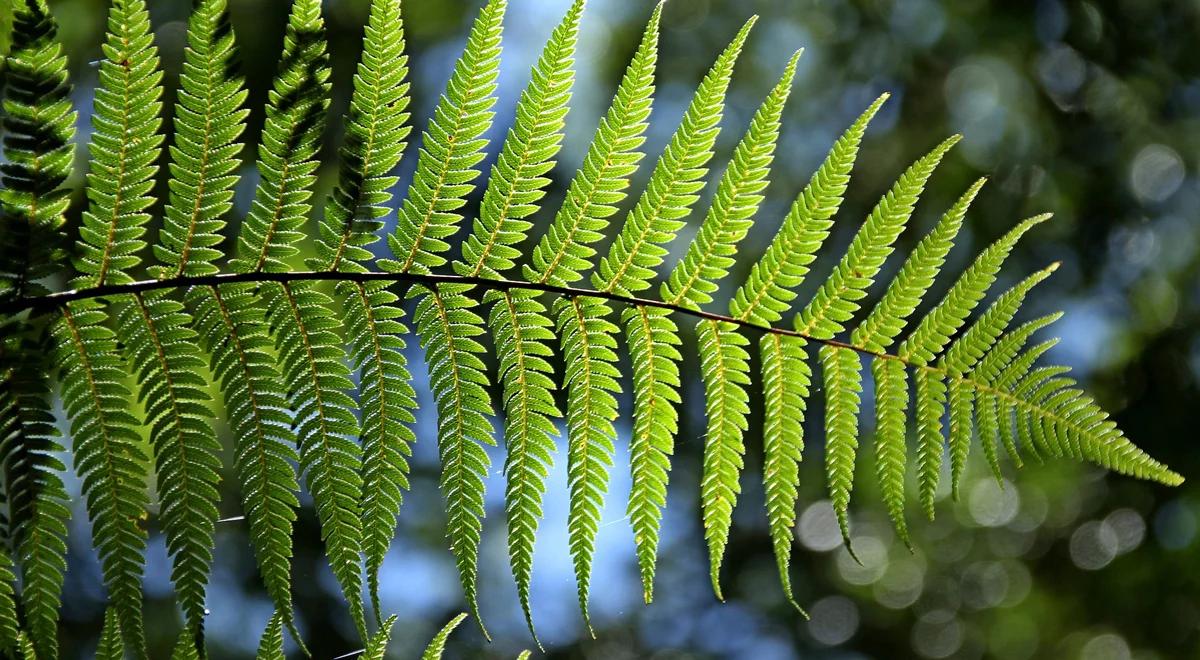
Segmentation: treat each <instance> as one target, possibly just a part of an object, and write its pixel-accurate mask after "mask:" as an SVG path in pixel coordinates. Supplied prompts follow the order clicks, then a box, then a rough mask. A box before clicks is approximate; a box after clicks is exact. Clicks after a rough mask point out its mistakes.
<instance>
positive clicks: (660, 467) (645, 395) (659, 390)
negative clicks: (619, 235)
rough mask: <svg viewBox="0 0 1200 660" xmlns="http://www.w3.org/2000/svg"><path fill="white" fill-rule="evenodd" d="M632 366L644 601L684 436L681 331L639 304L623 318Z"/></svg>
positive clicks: (634, 507)
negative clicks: (681, 431) (673, 464)
mask: <svg viewBox="0 0 1200 660" xmlns="http://www.w3.org/2000/svg"><path fill="white" fill-rule="evenodd" d="M621 322H622V324H623V325H624V326H625V336H626V339H627V341H628V343H629V358H630V362H632V363H633V394H634V396H633V433H632V437H631V439H630V441H629V442H630V444H629V454H630V470H631V477H632V479H631V481H632V483H631V485H630V490H629V505H628V511H627V512H628V515H629V519H630V522H631V524H632V526H633V540H634V543H635V545H636V547H637V557H638V569H639V571H640V572H641V576H642V596H643V598H644V600H645V601H646V602H647V603H649V602H650V601H651V600H652V599H653V596H654V571H655V568H654V567H655V561H656V556H657V554H658V533H659V528H660V526H661V525H662V515H663V509H665V508H666V505H667V481H668V476H669V473H670V467H671V454H672V453H673V452H674V445H675V434H676V433H678V432H679V411H678V409H677V407H678V405H679V404H680V402H681V400H680V397H679V386H680V378H679V362H680V361H681V360H682V359H683V356H682V355H681V354H680V353H679V345H680V343H682V342H681V341H680V339H679V329H678V327H677V326H676V325H675V322H674V321H672V320H671V318H670V316H668V312H667V311H666V310H664V309H660V308H656V307H645V306H643V305H638V306H636V307H628V308H626V309H625V310H624V311H623V312H622V313H621Z"/></svg>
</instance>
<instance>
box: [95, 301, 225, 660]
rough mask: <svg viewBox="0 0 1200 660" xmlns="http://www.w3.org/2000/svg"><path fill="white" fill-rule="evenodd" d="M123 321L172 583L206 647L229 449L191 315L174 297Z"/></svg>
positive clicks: (145, 305)
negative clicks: (224, 456)
mask: <svg viewBox="0 0 1200 660" xmlns="http://www.w3.org/2000/svg"><path fill="white" fill-rule="evenodd" d="M119 310H120V311H119V312H118V317H117V319H118V322H119V324H120V328H121V333H122V335H123V336H124V338H125V340H124V349H125V351H124V352H125V353H126V354H127V355H128V356H129V360H130V362H131V364H132V365H133V370H134V374H135V376H136V377H137V379H138V382H140V383H143V387H142V388H141V397H142V402H143V404H144V405H145V408H146V421H147V423H148V424H149V425H150V439H151V443H152V445H153V447H154V456H155V463H156V475H157V477H158V484H159V496H160V498H161V500H162V510H161V514H160V515H161V518H162V524H163V529H164V531H165V533H166V537H167V550H168V552H170V554H171V558H172V566H171V579H172V581H173V582H174V584H175V591H176V594H177V597H178V599H179V603H180V605H181V606H182V608H183V611H184V614H185V617H186V619H187V625H188V628H189V629H191V630H192V632H193V634H194V635H195V641H196V643H197V644H200V643H201V638H202V635H203V632H202V631H203V623H204V614H205V608H204V592H205V587H206V586H207V584H208V569H209V564H210V563H211V562H212V547H213V533H214V528H215V526H216V521H217V515H218V514H217V506H218V504H219V499H220V495H219V493H218V491H217V483H218V482H219V481H220V476H219V472H220V469H221V460H220V458H219V457H218V453H219V452H220V450H221V446H220V444H219V443H218V442H217V437H216V432H215V431H214V430H213V420H212V410H211V409H210V408H209V407H208V404H209V401H210V398H209V395H208V392H207V387H208V384H207V382H205V380H204V378H203V377H201V376H200V375H199V373H198V372H200V371H201V370H202V369H203V367H204V360H203V358H202V357H201V354H200V350H199V347H198V345H197V339H198V337H197V335H196V333H195V331H193V330H192V329H191V328H190V327H189V325H190V323H191V320H192V318H191V316H190V315H189V314H187V312H185V311H183V305H182V304H180V303H178V302H176V301H175V300H173V299H172V298H171V296H170V294H169V293H167V292H164V291H154V292H150V293H147V294H145V295H141V294H134V295H133V296H129V297H126V299H125V300H123V301H122V303H121V304H120V305H119Z"/></svg>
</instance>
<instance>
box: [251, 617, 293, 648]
mask: <svg viewBox="0 0 1200 660" xmlns="http://www.w3.org/2000/svg"><path fill="white" fill-rule="evenodd" d="M288 607H289V609H290V607H291V606H290V605H289V606H288ZM283 619H284V615H283V614H281V613H279V612H276V613H275V614H273V615H271V619H270V620H269V621H267V627H266V628H265V629H264V630H263V634H262V639H261V640H260V641H259V643H258V653H256V654H255V656H254V657H255V660H286V658H287V656H285V655H284V654H283Z"/></svg>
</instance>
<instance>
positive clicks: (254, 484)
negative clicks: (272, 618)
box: [188, 285, 300, 639]
mask: <svg viewBox="0 0 1200 660" xmlns="http://www.w3.org/2000/svg"><path fill="white" fill-rule="evenodd" d="M255 297H256V296H255V293H254V291H253V289H252V288H251V287H249V286H245V285H242V286H226V287H223V288H219V289H218V288H216V287H206V288H197V289H193V290H192V291H191V292H189V294H188V299H189V302H190V303H191V304H192V306H193V308H195V309H196V310H197V314H196V328H197V329H198V331H199V332H200V336H201V339H202V341H203V343H204V346H205V349H206V350H207V351H208V353H209V355H210V356H211V364H212V371H213V373H214V375H215V376H216V379H217V381H218V383H219V384H220V386H221V391H222V393H223V394H224V400H225V409H226V415H227V416H228V418H229V422H230V427H231V428H232V430H233V435H234V438H235V444H234V468H235V471H236V473H237V478H238V483H239V484H240V486H241V491H242V507H243V510H244V511H245V514H246V518H247V520H248V522H249V528H250V544H251V546H252V547H253V548H254V554H255V558H256V560H257V562H258V569H259V574H260V575H261V576H262V579H263V582H264V584H265V585H266V588H267V593H268V594H269V595H270V597H271V600H272V601H273V602H274V604H275V608H276V611H277V612H278V616H279V617H280V620H281V621H282V622H283V623H284V624H286V625H287V626H288V627H289V628H291V627H292V625H293V624H292V595H291V584H292V580H291V556H292V525H293V523H294V522H295V520H296V508H297V507H298V506H299V505H300V502H299V500H298V499H297V497H296V493H297V491H298V490H299V485H298V484H297V481H296V473H295V469H294V468H293V467H292V465H293V464H294V463H295V462H297V461H298V460H299V457H298V456H297V455H296V452H295V450H294V449H293V447H295V446H296V436H295V434H294V433H293V432H292V416H291V415H290V414H289V413H288V409H289V408H288V400H287V394H286V392H285V390H284V386H283V377H282V375H281V374H280V372H279V370H278V369H277V367H276V361H275V351H274V346H273V343H272V341H271V339H270V337H269V334H268V328H267V321H266V317H265V315H264V312H263V310H262V309H261V308H260V307H259V306H258V305H257V304H255ZM293 634H295V632H294V631H293ZM297 639H299V637H298V636H297Z"/></svg>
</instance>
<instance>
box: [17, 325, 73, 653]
mask: <svg viewBox="0 0 1200 660" xmlns="http://www.w3.org/2000/svg"><path fill="white" fill-rule="evenodd" d="M10 329H11V326H9V327H3V328H2V329H0V332H5V333H7V332H8V331H9V330H10ZM46 330H47V329H45V328H39V329H37V330H36V331H34V332H28V333H26V332H19V331H18V332H14V333H12V334H11V335H6V336H5V342H4V344H3V345H0V356H3V357H2V359H3V364H0V445H2V446H3V447H5V448H6V451H5V454H6V458H5V470H6V477H7V495H8V522H9V525H10V528H9V538H10V539H11V541H12V543H13V545H14V548H15V555H16V559H17V562H18V565H19V568H20V577H21V606H22V608H23V611H24V620H25V629H26V631H27V632H28V633H29V641H30V644H32V645H33V646H34V647H35V649H36V650H37V651H38V652H39V653H40V654H41V655H42V656H43V657H47V658H53V657H57V656H58V609H59V605H60V604H61V599H62V588H63V579H64V572H65V571H66V568H67V559H66V555H67V545H66V538H67V521H68V519H69V518H70V514H71V511H70V508H69V499H68V496H67V492H66V489H65V488H64V486H63V480H62V477H61V476H60V474H61V473H63V472H65V471H66V466H64V465H63V464H62V462H61V461H60V460H59V459H58V458H57V457H56V454H57V453H59V452H61V451H63V448H62V446H61V445H60V444H59V435H60V433H59V431H58V428H57V426H56V425H55V419H54V415H53V413H52V412H51V409H50V383H49V382H48V381H47V379H46V373H47V372H49V371H50V370H51V367H50V365H49V353H50V343H49V341H48V340H49V336H48V335H47V334H46Z"/></svg>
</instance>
